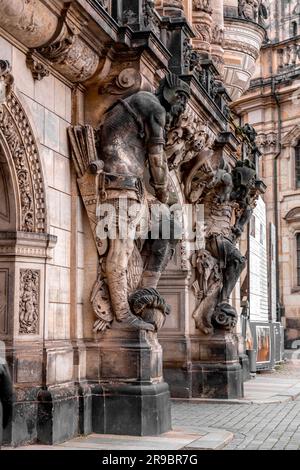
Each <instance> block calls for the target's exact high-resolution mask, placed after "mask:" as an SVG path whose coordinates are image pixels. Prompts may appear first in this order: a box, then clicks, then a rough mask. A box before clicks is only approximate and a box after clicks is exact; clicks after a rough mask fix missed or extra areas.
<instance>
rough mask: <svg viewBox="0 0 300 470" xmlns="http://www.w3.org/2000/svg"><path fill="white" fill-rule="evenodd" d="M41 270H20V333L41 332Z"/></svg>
mask: <svg viewBox="0 0 300 470" xmlns="http://www.w3.org/2000/svg"><path fill="white" fill-rule="evenodd" d="M39 292H40V271H35V270H31V269H21V270H20V302H19V334H38V332H39V296H40V294H39Z"/></svg>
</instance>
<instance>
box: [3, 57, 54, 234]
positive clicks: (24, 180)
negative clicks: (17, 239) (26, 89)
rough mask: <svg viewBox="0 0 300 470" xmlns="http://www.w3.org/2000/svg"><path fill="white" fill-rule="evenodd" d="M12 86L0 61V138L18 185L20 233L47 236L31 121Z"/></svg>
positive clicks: (6, 70)
mask: <svg viewBox="0 0 300 470" xmlns="http://www.w3.org/2000/svg"><path fill="white" fill-rule="evenodd" d="M12 82H13V78H12V76H11V75H10V67H9V64H8V62H6V61H0V87H2V91H1V89H0V96H2V99H1V100H0V134H1V137H2V139H3V140H4V142H5V143H6V146H7V148H8V149H9V153H10V155H11V157H12V161H13V164H14V168H15V172H16V179H17V182H18V188H19V198H20V207H21V211H20V212H21V216H20V219H21V220H20V223H19V230H21V231H24V232H45V231H46V230H45V223H46V222H45V221H46V210H45V207H46V206H45V192H44V184H43V178H42V169H41V165H40V160H39V152H38V148H37V144H36V141H35V138H34V136H33V132H32V129H31V126H30V123H29V121H28V118H27V116H26V114H25V112H24V110H23V107H22V105H21V103H20V102H19V100H18V98H17V96H16V95H15V93H14V92H13V91H12V89H11V84H12ZM1 103H2V104H1Z"/></svg>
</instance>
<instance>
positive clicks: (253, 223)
mask: <svg viewBox="0 0 300 470" xmlns="http://www.w3.org/2000/svg"><path fill="white" fill-rule="evenodd" d="M250 235H251V237H253V238H255V215H252V217H251V219H250Z"/></svg>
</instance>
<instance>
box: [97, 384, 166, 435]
mask: <svg viewBox="0 0 300 470" xmlns="http://www.w3.org/2000/svg"><path fill="white" fill-rule="evenodd" d="M92 403H93V404H92V422H93V425H92V427H93V432H95V433H99V434H119V435H121V434H122V435H132V436H158V435H160V434H162V433H164V432H167V431H170V429H171V407H170V393H169V387H168V385H167V384H166V383H164V382H162V383H159V384H153V385H127V384H123V385H121V384H118V385H112V384H107V385H104V384H103V385H96V386H94V388H93V394H92Z"/></svg>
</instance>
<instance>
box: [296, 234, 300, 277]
mask: <svg viewBox="0 0 300 470" xmlns="http://www.w3.org/2000/svg"><path fill="white" fill-rule="evenodd" d="M296 240H297V286H300V233H297V235H296Z"/></svg>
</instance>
